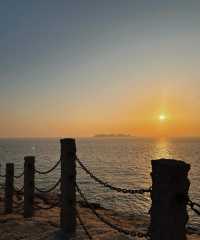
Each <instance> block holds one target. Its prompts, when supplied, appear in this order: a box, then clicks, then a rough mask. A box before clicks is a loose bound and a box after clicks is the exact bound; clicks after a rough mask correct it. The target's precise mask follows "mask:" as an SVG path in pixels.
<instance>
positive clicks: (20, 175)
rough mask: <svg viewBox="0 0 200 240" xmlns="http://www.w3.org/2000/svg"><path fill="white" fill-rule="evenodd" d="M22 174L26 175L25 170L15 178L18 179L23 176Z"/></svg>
mask: <svg viewBox="0 0 200 240" xmlns="http://www.w3.org/2000/svg"><path fill="white" fill-rule="evenodd" d="M22 176H24V171H23V172H22V173H21V174H19V175H16V176H14V178H16V179H18V178H21V177H22Z"/></svg>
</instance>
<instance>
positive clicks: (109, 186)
mask: <svg viewBox="0 0 200 240" xmlns="http://www.w3.org/2000/svg"><path fill="white" fill-rule="evenodd" d="M76 160H77V162H78V164H79V165H80V166H81V168H82V169H83V170H84V171H85V172H86V173H87V174H88V175H89V176H90V177H91V178H92V179H94V180H95V181H96V182H98V183H99V184H101V185H103V186H104V187H106V188H109V189H111V190H114V191H117V192H121V193H128V194H144V193H149V192H151V187H150V188H147V189H145V188H144V189H126V188H119V187H114V186H112V185H110V184H109V183H107V182H104V181H102V180H101V179H99V178H98V177H96V176H95V175H94V174H93V173H92V172H91V171H90V170H89V169H88V168H87V167H85V165H84V164H83V163H82V162H81V161H80V159H79V158H76Z"/></svg>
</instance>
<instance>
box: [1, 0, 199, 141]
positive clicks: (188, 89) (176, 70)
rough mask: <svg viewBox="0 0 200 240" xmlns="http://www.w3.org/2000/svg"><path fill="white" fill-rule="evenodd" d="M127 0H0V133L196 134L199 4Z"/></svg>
mask: <svg viewBox="0 0 200 240" xmlns="http://www.w3.org/2000/svg"><path fill="white" fill-rule="evenodd" d="M136 2H137V3H136ZM136 2H135V1H127V2H126V1H125V2H123V1H122V2H121V3H120V4H119V3H116V1H112V0H111V1H107V2H106V3H105V4H101V1H99V3H98V2H97V1H94V3H93V1H89V2H88V1H84V3H81V2H79V3H78V4H77V3H75V2H73V1H72V2H71V3H70V4H69V3H68V2H67V1H63V2H62V4H59V5H58V4H57V3H56V2H55V3H52V4H49V5H47V4H45V3H42V2H41V3H38V2H37V1H33V2H32V3H31V7H30V5H29V4H28V2H27V1H23V4H21V5H20V6H18V5H17V4H16V5H15V6H13V7H10V5H9V4H8V5H7V3H6V2H5V3H4V4H3V5H2V6H1V10H2V13H1V14H0V18H1V21H0V30H1V36H3V37H2V38H1V41H0V52H1V64H0V113H1V118H0V137H60V136H65V137H67V136H69V137H70V136H71V137H73V136H75V137H76V136H92V135H94V134H102V133H111V134H112V133H116V134H117V133H125V134H131V135H134V136H143V137H145V136H147V137H184V136H185V137H187V136H200V124H199V122H200V91H199V89H200V72H199V62H200V48H199V42H200V28H199V26H200V15H199V12H200V2H199V1H192V2H193V3H192V4H191V1H188V2H184V3H182V4H181V5H180V4H179V2H178V1H152V2H151V1H150V2H148V1H146V2H145V4H144V2H143V1H136ZM160 114H164V115H166V120H165V121H162V122H161V121H159V115H160Z"/></svg>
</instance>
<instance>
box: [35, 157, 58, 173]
mask: <svg viewBox="0 0 200 240" xmlns="http://www.w3.org/2000/svg"><path fill="white" fill-rule="evenodd" d="M60 162H61V160H59V161H58V162H57V163H56V164H55V165H54V166H53V167H52V168H50V169H49V170H47V171H40V170H37V169H35V172H36V173H38V174H42V175H45V174H48V173H50V172H52V171H53V170H54V169H56V168H57V166H58V165H59V164H60Z"/></svg>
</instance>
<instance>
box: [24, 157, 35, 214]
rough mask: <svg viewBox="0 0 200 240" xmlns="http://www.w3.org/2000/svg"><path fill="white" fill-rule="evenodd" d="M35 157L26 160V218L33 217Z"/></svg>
mask: <svg viewBox="0 0 200 240" xmlns="http://www.w3.org/2000/svg"><path fill="white" fill-rule="evenodd" d="M34 175H35V157H33V156H27V157H25V158H24V217H25V218H29V217H32V216H33V204H34V190H35V182H34Z"/></svg>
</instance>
